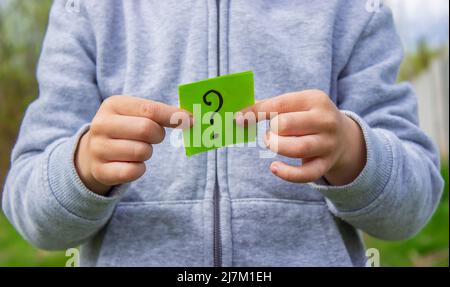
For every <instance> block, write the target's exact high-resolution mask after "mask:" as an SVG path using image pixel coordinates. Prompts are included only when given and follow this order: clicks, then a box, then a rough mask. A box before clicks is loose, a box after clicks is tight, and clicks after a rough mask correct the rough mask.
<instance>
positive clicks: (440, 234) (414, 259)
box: [0, 163, 449, 266]
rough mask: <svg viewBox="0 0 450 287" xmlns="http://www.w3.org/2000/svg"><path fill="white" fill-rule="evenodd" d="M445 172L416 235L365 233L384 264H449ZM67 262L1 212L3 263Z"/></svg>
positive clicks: (62, 264) (446, 173)
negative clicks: (440, 192)
mask: <svg viewBox="0 0 450 287" xmlns="http://www.w3.org/2000/svg"><path fill="white" fill-rule="evenodd" d="M442 174H443V176H444V178H445V181H446V187H445V193H444V196H443V198H442V201H441V203H440V205H439V207H438V209H437V211H436V213H435V214H434V216H433V218H432V219H431V220H430V222H429V223H428V224H427V226H426V227H425V228H424V229H423V230H422V231H421V232H420V233H419V234H418V235H417V236H415V237H414V238H412V239H410V240H407V241H402V242H387V241H381V240H377V239H374V238H369V237H366V245H367V247H374V248H377V249H378V250H379V251H380V259H381V265H382V266H449V256H448V253H449V250H448V242H449V241H448V237H449V202H448V200H449V199H448V163H446V164H445V165H444V166H443V169H442ZM65 262H66V257H65V254H64V252H47V251H42V250H39V249H36V248H34V247H32V246H31V245H30V244H28V243H27V242H26V241H24V240H23V239H22V238H21V237H20V235H19V234H18V233H17V232H16V231H15V230H14V228H13V227H12V226H11V224H9V222H8V221H7V220H6V218H5V217H4V215H3V214H1V213H0V266H64V265H65Z"/></svg>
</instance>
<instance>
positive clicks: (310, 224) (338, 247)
mask: <svg viewBox="0 0 450 287" xmlns="http://www.w3.org/2000/svg"><path fill="white" fill-rule="evenodd" d="M231 224H232V227H231V229H232V238H233V242H232V244H233V266H352V264H351V260H350V257H349V254H348V252H347V249H346V248H345V245H344V243H343V241H342V238H341V235H340V233H339V231H338V230H337V227H336V225H335V222H334V219H333V217H332V215H331V214H330V212H329V210H328V207H327V206H326V204H325V203H324V202H301V201H291V200H270V199H261V200H258V199H241V200H234V201H233V202H232V219H231Z"/></svg>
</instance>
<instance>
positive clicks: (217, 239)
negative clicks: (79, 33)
mask: <svg viewBox="0 0 450 287" xmlns="http://www.w3.org/2000/svg"><path fill="white" fill-rule="evenodd" d="M219 5H220V0H216V13H217V15H216V19H217V27H216V29H217V39H216V42H217V47H216V48H217V76H220V7H219ZM214 153H215V163H216V168H215V171H216V178H215V184H214V195H213V202H214V203H213V206H214V215H213V216H214V219H213V221H214V223H213V225H214V226H213V230H214V231H213V248H214V250H213V256H214V260H213V261H214V262H213V264H214V267H221V266H222V238H221V237H222V236H221V232H220V190H219V184H218V176H217V172H218V166H217V150H215V151H214Z"/></svg>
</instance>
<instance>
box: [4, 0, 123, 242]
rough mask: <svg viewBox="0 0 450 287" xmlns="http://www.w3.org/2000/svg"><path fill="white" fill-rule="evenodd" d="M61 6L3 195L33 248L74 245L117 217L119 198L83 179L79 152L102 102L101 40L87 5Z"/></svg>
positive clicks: (52, 22)
mask: <svg viewBox="0 0 450 287" xmlns="http://www.w3.org/2000/svg"><path fill="white" fill-rule="evenodd" d="M66 2H67V1H63V0H56V1H54V4H53V6H52V9H51V12H50V19H49V25H48V30H47V33H46V37H45V40H44V44H43V48H42V54H41V57H40V61H39V65H38V71H37V78H38V82H39V97H38V99H37V100H36V101H35V102H34V103H32V104H31V105H30V107H29V108H28V110H27V112H26V114H25V118H24V120H23V123H22V126H21V129H20V133H19V137H18V141H17V143H16V146H15V147H14V150H13V153H12V163H11V169H10V172H9V174H8V177H7V180H6V183H5V188H4V192H3V200H2V206H3V210H4V213H5V214H6V216H7V217H8V219H9V220H10V221H11V223H12V224H13V225H14V226H15V228H16V229H17V230H18V231H19V233H20V234H21V235H22V236H23V237H24V238H25V239H27V240H28V241H29V242H30V243H32V244H33V245H35V246H37V247H39V248H43V249H50V250H54V249H65V248H68V247H73V246H76V245H78V244H80V243H82V242H83V241H85V240H86V239H88V238H89V237H90V236H92V235H93V234H95V233H96V232H97V231H98V230H99V229H100V228H101V227H102V226H104V224H105V223H106V222H107V220H108V219H109V217H110V216H111V214H112V212H113V209H114V206H115V204H116V202H118V200H119V198H120V192H116V191H114V192H113V193H114V194H115V195H111V196H110V197H102V196H98V195H96V194H94V193H93V192H91V191H89V190H88V189H87V188H86V187H85V186H84V185H83V183H82V181H81V180H80V178H79V177H78V175H77V172H76V170H75V166H74V154H75V149H76V146H77V143H78V139H79V138H80V137H81V135H82V134H83V133H84V132H85V131H86V130H87V129H88V123H89V122H90V121H91V120H92V118H93V116H94V115H95V113H96V111H97V109H98V107H99V106H100V104H101V98H100V95H99V91H98V88H97V85H96V66H95V39H94V35H93V32H92V31H91V27H90V24H89V22H88V18H87V13H86V9H85V7H84V6H83V5H82V3H83V1H80V4H81V6H80V7H77V6H75V7H73V8H72V9H67V8H66Z"/></svg>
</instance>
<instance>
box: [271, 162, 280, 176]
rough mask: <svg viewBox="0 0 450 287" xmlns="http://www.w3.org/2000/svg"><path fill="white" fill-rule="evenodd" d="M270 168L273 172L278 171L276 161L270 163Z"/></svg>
mask: <svg viewBox="0 0 450 287" xmlns="http://www.w3.org/2000/svg"><path fill="white" fill-rule="evenodd" d="M270 170H271V171H272V173H273V174H277V172H278V165H277V164H276V163H274V164H272V165H271V166H270Z"/></svg>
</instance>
